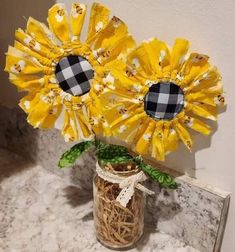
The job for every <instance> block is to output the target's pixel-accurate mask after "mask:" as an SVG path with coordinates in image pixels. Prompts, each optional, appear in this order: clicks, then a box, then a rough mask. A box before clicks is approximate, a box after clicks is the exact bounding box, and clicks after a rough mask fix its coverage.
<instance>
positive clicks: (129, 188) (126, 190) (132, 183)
mask: <svg viewBox="0 0 235 252" xmlns="http://www.w3.org/2000/svg"><path fill="white" fill-rule="evenodd" d="M96 172H97V174H98V176H99V177H100V178H102V179H104V180H106V181H108V182H111V183H115V184H119V187H120V188H121V189H122V190H121V192H120V193H119V195H118V196H117V198H116V201H117V202H119V203H120V204H121V205H122V206H123V207H126V205H127V203H128V202H129V201H130V199H131V197H132V196H133V194H134V192H135V188H137V189H139V190H140V191H142V192H144V193H147V194H149V195H152V194H154V192H153V191H151V190H149V189H147V188H146V187H144V186H143V185H141V184H140V182H144V181H145V180H146V179H147V176H146V175H145V174H144V172H143V171H140V172H138V173H137V174H134V175H131V176H129V177H121V176H119V175H117V174H113V173H111V172H108V171H105V170H104V169H102V168H101V167H100V166H99V164H98V162H97V163H96Z"/></svg>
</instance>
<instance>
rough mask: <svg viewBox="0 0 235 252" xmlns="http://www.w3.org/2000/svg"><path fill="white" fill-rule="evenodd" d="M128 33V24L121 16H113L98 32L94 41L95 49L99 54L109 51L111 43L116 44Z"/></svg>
mask: <svg viewBox="0 0 235 252" xmlns="http://www.w3.org/2000/svg"><path fill="white" fill-rule="evenodd" d="M126 35H128V28H127V26H126V24H125V23H124V22H123V21H122V20H120V19H119V18H116V17H113V18H112V19H111V20H110V21H109V23H108V24H107V26H106V27H105V28H104V29H103V31H102V32H100V33H99V34H97V37H96V39H95V40H94V41H93V42H94V49H95V50H97V54H98V56H99V54H100V56H102V55H104V54H105V53H109V51H110V45H114V44H116V43H117V42H118V41H119V40H121V39H122V38H123V37H125V36H126Z"/></svg>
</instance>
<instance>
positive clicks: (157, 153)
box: [151, 122, 165, 161]
mask: <svg viewBox="0 0 235 252" xmlns="http://www.w3.org/2000/svg"><path fill="white" fill-rule="evenodd" d="M163 135H164V133H163V122H158V123H157V124H156V128H155V131H154V133H153V136H152V143H151V144H152V157H154V158H156V159H157V160H159V161H164V160H165V148H164V138H163Z"/></svg>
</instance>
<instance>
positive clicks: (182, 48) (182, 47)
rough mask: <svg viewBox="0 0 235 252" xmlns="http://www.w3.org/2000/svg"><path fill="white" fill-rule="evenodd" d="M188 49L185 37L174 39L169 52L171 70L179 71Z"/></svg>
mask: <svg viewBox="0 0 235 252" xmlns="http://www.w3.org/2000/svg"><path fill="white" fill-rule="evenodd" d="M188 49H189V41H188V40H186V39H180V38H179V39H176V40H175V44H174V46H173V49H172V52H171V60H170V61H171V63H170V65H171V71H173V70H177V71H179V70H180V69H181V67H182V66H183V64H184V62H185V57H186V54H187V52H188Z"/></svg>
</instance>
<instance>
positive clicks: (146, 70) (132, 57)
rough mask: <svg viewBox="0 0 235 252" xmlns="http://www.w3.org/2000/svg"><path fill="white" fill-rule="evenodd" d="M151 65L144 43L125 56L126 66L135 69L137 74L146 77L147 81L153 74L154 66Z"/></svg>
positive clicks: (146, 46) (146, 45)
mask: <svg viewBox="0 0 235 252" xmlns="http://www.w3.org/2000/svg"><path fill="white" fill-rule="evenodd" d="M151 63H152V62H151V60H150V55H149V50H148V44H147V43H146V42H144V43H142V44H141V45H140V46H138V47H137V48H136V49H135V50H134V51H133V52H131V53H130V54H129V55H128V56H127V64H128V66H130V67H131V68H133V69H136V70H137V72H138V74H141V75H142V76H148V78H149V79H151V75H153V74H154V66H153V65H152V64H151Z"/></svg>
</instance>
